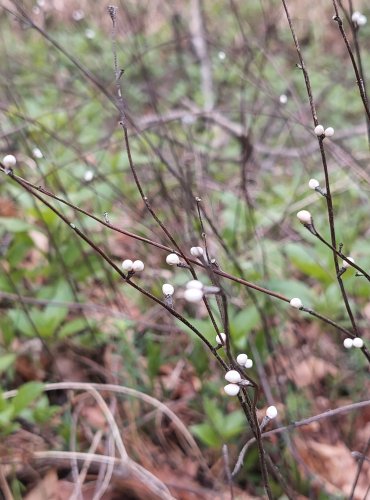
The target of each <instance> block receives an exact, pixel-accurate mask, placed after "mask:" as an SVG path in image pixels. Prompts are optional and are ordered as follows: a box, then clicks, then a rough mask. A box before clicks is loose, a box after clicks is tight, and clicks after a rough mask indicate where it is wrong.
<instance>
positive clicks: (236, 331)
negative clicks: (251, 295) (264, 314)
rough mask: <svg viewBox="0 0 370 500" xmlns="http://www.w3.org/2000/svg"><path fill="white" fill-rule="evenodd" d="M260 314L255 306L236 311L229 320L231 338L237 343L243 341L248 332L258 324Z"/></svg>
mask: <svg viewBox="0 0 370 500" xmlns="http://www.w3.org/2000/svg"><path fill="white" fill-rule="evenodd" d="M259 324H260V315H259V313H258V311H257V309H256V307H255V306H250V307H247V308H246V309H243V310H242V311H240V312H238V313H237V314H236V315H235V316H234V317H233V318H232V320H231V321H230V332H231V338H232V339H233V341H234V342H236V343H237V344H238V341H242V342H243V343H245V340H246V338H247V335H248V333H249V332H250V331H251V330H252V329H253V328H256V327H257V326H259Z"/></svg>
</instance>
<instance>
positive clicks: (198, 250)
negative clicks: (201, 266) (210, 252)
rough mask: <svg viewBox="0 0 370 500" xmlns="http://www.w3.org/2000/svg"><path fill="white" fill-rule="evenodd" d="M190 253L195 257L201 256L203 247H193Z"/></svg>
mask: <svg viewBox="0 0 370 500" xmlns="http://www.w3.org/2000/svg"><path fill="white" fill-rule="evenodd" d="M190 253H191V255H192V256H193V257H201V256H202V255H203V253H204V251H203V248H202V247H191V249H190Z"/></svg>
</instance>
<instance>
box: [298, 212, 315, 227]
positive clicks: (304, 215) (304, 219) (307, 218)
mask: <svg viewBox="0 0 370 500" xmlns="http://www.w3.org/2000/svg"><path fill="white" fill-rule="evenodd" d="M297 218H298V220H299V222H300V223H301V224H308V225H310V224H312V215H311V212H309V211H308V210H300V211H299V212H298V213H297Z"/></svg>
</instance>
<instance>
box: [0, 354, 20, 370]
mask: <svg viewBox="0 0 370 500" xmlns="http://www.w3.org/2000/svg"><path fill="white" fill-rule="evenodd" d="M16 357H17V356H16V355H15V354H13V353H9V354H3V355H2V356H0V373H2V372H5V371H6V370H7V369H8V368H9V367H10V366H11V365H12V364H13V363H14V361H15V359H16Z"/></svg>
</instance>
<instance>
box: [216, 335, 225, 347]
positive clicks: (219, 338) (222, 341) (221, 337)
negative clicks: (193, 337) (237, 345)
mask: <svg viewBox="0 0 370 500" xmlns="http://www.w3.org/2000/svg"><path fill="white" fill-rule="evenodd" d="M216 342H217V344H218V345H225V344H226V333H223V332H221V333H219V334H218V335H216Z"/></svg>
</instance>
